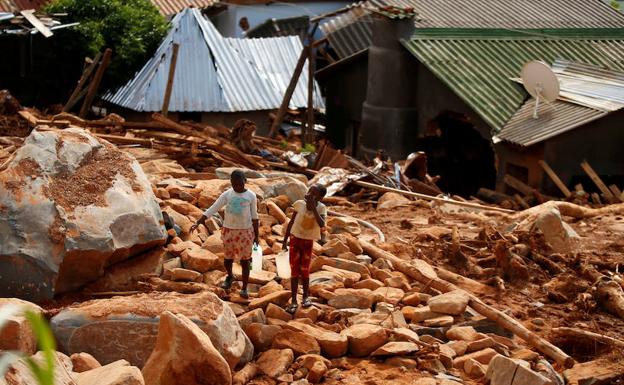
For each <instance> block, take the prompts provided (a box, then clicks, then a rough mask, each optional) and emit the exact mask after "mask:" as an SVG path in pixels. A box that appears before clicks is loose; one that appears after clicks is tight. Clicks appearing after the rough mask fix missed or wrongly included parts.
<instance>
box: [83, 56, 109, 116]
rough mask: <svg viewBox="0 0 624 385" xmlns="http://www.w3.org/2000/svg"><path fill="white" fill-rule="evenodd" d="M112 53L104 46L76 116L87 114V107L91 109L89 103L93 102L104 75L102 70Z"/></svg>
mask: <svg viewBox="0 0 624 385" xmlns="http://www.w3.org/2000/svg"><path fill="white" fill-rule="evenodd" d="M112 54H113V50H111V49H110V48H106V51H104V55H103V56H102V61H101V62H100V66H99V67H98V69H97V71H96V72H95V75H94V76H93V79H92V80H91V83H89V91H87V96H85V100H84V102H83V103H82V107H81V108H80V113H79V114H78V116H80V117H81V118H84V117H85V116H87V112H89V109H91V104H92V103H93V99H94V98H95V93H96V92H97V89H98V87H99V86H100V82H101V81H102V77H103V76H104V71H106V67H108V63H110V59H111V55H112Z"/></svg>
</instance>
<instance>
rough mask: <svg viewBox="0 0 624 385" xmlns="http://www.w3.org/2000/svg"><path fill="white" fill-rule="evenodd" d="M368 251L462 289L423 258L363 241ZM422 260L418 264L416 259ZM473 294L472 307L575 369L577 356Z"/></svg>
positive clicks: (442, 285) (437, 285) (439, 285)
mask: <svg viewBox="0 0 624 385" xmlns="http://www.w3.org/2000/svg"><path fill="white" fill-rule="evenodd" d="M360 243H361V245H362V248H363V249H364V252H365V253H366V254H368V255H369V256H370V257H371V258H373V259H379V258H382V259H385V260H387V261H390V262H392V264H393V265H394V266H395V267H396V268H397V269H398V270H399V271H400V272H402V273H403V274H406V275H408V276H410V277H412V278H414V279H416V280H417V281H419V282H422V283H425V284H426V285H428V286H430V287H432V288H434V289H436V290H439V291H441V292H443V293H446V292H449V291H453V290H458V289H459V288H458V287H457V286H455V285H453V284H452V283H449V282H447V281H445V280H443V279H440V278H439V277H437V276H435V273H434V276H432V275H431V271H432V270H433V269H431V266H430V265H429V264H428V263H426V262H425V261H422V260H414V261H411V262H408V261H405V260H402V259H400V258H398V257H397V256H395V255H393V254H391V253H389V252H387V251H385V250H382V249H380V248H379V247H377V246H374V245H372V244H371V243H369V242H366V241H360ZM416 261H418V265H420V266H418V265H417V264H415V263H414V262H416ZM468 295H469V297H470V301H469V303H468V304H469V306H470V307H472V308H473V309H474V310H475V311H477V312H478V313H479V314H481V315H483V316H485V317H487V318H489V319H490V320H492V321H494V322H496V323H497V324H498V325H499V326H501V327H503V328H505V329H507V330H509V331H511V332H513V333H514V334H516V335H517V336H518V337H520V338H522V339H523V340H525V341H526V342H527V343H528V344H529V345H531V346H533V347H534V348H535V349H537V350H538V351H540V352H542V353H543V354H545V355H546V356H548V357H550V358H551V359H553V360H554V361H556V362H557V363H558V364H559V365H561V366H562V367H564V368H571V367H572V366H573V365H574V359H573V358H572V357H570V356H568V355H567V354H566V353H565V352H563V351H562V350H561V349H559V348H558V347H556V346H555V345H553V344H551V343H550V342H548V341H546V340H544V339H543V338H541V337H540V336H538V335H537V334H535V333H533V332H532V331H530V330H528V329H527V328H526V327H524V325H522V324H521V323H520V322H518V321H516V320H515V319H513V318H512V317H510V316H508V315H507V314H505V313H503V312H501V311H500V310H496V309H494V308H493V307H491V306H489V305H487V304H485V303H483V302H482V301H481V300H480V299H479V298H477V297H476V296H474V295H473V294H471V293H468Z"/></svg>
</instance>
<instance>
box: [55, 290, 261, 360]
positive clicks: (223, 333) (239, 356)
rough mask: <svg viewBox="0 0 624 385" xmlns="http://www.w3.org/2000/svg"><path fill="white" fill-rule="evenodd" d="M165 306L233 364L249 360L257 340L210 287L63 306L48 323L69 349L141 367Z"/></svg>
mask: <svg viewBox="0 0 624 385" xmlns="http://www.w3.org/2000/svg"><path fill="white" fill-rule="evenodd" d="M166 310H169V311H171V312H173V313H175V314H183V315H186V316H187V317H190V318H191V319H192V320H193V322H195V323H196V324H198V325H199V326H200V328H201V329H202V330H203V331H204V332H205V333H206V334H208V336H209V337H210V340H211V341H212V343H213V345H214V347H215V348H216V349H217V350H218V351H219V353H221V355H222V356H223V357H224V358H225V360H226V361H227V362H228V363H229V364H230V366H231V367H235V366H236V365H238V364H239V363H246V362H248V361H249V360H251V358H252V355H253V345H252V344H251V341H249V339H248V338H247V336H246V335H245V333H244V332H243V330H242V329H241V328H240V326H239V324H238V321H237V319H236V316H235V315H234V313H233V312H232V309H230V307H229V306H228V305H227V304H226V303H224V302H223V301H221V300H220V299H219V297H217V296H216V295H215V294H213V293H211V292H207V291H203V292H200V293H196V294H178V293H170V292H166V293H161V292H153V293H146V294H138V295H131V296H123V297H121V296H120V297H113V298H107V299H98V300H93V301H88V302H84V303H82V304H80V305H77V306H71V307H67V308H65V309H64V310H63V311H61V312H60V313H59V314H57V315H56V316H54V317H53V318H52V320H51V322H50V324H51V327H52V330H53V332H54V335H55V337H56V339H57V343H58V346H59V349H60V350H62V351H64V352H67V353H68V354H72V353H80V352H87V353H89V354H91V355H93V357H95V358H96V359H97V360H98V361H99V362H100V363H102V364H107V363H110V362H113V361H116V360H118V359H119V358H122V357H123V358H126V359H128V361H130V363H132V364H133V365H135V366H138V367H142V366H143V365H144V363H145V361H146V360H147V358H148V357H149V355H150V353H151V352H152V350H153V349H154V345H155V343H156V336H157V334H158V317H159V316H160V314H161V313H163V312H164V311H166Z"/></svg>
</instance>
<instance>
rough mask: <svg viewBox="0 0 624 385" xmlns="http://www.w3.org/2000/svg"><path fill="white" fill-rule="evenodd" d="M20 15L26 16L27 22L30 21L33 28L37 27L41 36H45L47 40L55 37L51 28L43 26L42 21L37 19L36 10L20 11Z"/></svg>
mask: <svg viewBox="0 0 624 385" xmlns="http://www.w3.org/2000/svg"><path fill="white" fill-rule="evenodd" d="M20 14H21V15H22V16H24V18H26V20H28V22H29V23H30V24H32V26H33V27H35V29H36V30H37V31H39V32H41V34H42V35H43V36H45V37H46V38H48V37H50V36H52V35H54V34H53V33H52V31H50V28H48V27H46V26H45V25H43V23H42V22H41V20H39V19H37V16H35V10H34V9H28V10H24V11H20Z"/></svg>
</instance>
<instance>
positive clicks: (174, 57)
mask: <svg viewBox="0 0 624 385" xmlns="http://www.w3.org/2000/svg"><path fill="white" fill-rule="evenodd" d="M179 48H180V44H178V43H173V53H172V54H171V63H170V64H169V76H168V77H167V89H166V90H165V98H164V99H163V105H162V111H161V114H162V115H163V116H167V114H168V113H169V100H170V99H171V90H172V89H173V79H174V78H175V70H176V63H177V62H178V49H179Z"/></svg>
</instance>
